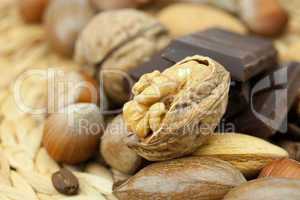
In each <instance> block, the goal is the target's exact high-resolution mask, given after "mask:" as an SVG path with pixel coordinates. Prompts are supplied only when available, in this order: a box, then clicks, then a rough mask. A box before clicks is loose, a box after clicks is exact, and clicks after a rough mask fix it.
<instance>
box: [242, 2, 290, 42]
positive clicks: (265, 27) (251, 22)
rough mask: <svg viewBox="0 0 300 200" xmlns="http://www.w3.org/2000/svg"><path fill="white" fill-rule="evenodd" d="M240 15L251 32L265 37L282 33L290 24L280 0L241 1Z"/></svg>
mask: <svg viewBox="0 0 300 200" xmlns="http://www.w3.org/2000/svg"><path fill="white" fill-rule="evenodd" d="M239 14H240V16H241V18H242V19H243V20H244V22H245V23H246V24H247V25H248V27H249V28H250V30H251V31H253V32H254V33H257V34H261V35H265V36H274V35H278V34H280V33H282V32H283V31H284V30H285V28H286V26H287V24H288V14H287V12H286V11H285V10H284V9H283V7H282V6H281V5H280V4H279V2H278V0H241V3H240V11H239Z"/></svg>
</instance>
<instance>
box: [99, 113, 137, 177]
mask: <svg viewBox="0 0 300 200" xmlns="http://www.w3.org/2000/svg"><path fill="white" fill-rule="evenodd" d="M128 134H129V133H128V132H127V128H126V126H125V124H124V121H123V117H122V115H119V116H117V117H116V118H115V119H113V120H112V122H110V123H109V124H108V126H107V128H106V130H105V132H104V135H103V137H102V139H101V150H100V151H101V154H102V156H103V158H104V160H105V161H106V162H107V164H108V165H110V166H111V167H112V168H115V169H117V170H119V171H121V172H123V173H125V174H132V173H134V172H136V171H137V170H138V169H139V168H140V166H141V163H142V158H141V157H140V156H139V155H137V154H136V153H135V152H134V151H133V150H131V149H129V148H128V147H127V145H126V143H125V141H124V139H125V138H126V137H127V135H128Z"/></svg>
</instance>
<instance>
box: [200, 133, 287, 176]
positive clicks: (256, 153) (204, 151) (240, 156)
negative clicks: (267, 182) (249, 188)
mask: <svg viewBox="0 0 300 200" xmlns="http://www.w3.org/2000/svg"><path fill="white" fill-rule="evenodd" d="M194 155H195V156H213V157H216V158H220V159H222V160H226V161H228V162H230V163H231V164H232V165H233V166H235V167H236V168H237V169H239V170H240V171H241V172H242V173H243V174H244V175H245V176H246V177H253V176H255V175H257V174H258V173H259V172H260V170H261V169H262V168H263V167H265V166H266V165H267V164H268V163H269V162H271V161H273V160H276V159H280V158H286V157H288V153H287V152H286V151H285V150H283V149H281V148H280V147H277V146H275V145H273V144H271V143H269V142H267V141H265V140H262V139H259V138H256V137H253V136H249V135H243V134H236V133H220V134H214V135H211V136H209V138H208V140H207V143H206V144H205V145H203V146H201V147H200V148H199V149H198V150H197V151H196V152H195V153H194Z"/></svg>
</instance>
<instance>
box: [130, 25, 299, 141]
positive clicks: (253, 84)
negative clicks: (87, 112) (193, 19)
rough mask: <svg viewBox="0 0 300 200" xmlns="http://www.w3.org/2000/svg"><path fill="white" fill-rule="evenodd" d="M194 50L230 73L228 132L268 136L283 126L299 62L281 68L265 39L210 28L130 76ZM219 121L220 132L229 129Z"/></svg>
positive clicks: (177, 43) (178, 43)
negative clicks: (222, 66) (218, 63)
mask: <svg viewBox="0 0 300 200" xmlns="http://www.w3.org/2000/svg"><path fill="white" fill-rule="evenodd" d="M195 54H200V55H205V56H208V57H211V58H213V59H215V60H216V61H218V62H220V63H221V64H222V65H224V67H225V68H227V70H228V71H229V72H230V73H231V76H232V83H231V89H230V95H229V105H228V108H227V112H226V114H225V116H224V119H223V120H222V123H225V124H227V123H231V124H232V125H233V126H229V127H230V128H231V127H233V129H232V130H230V131H235V132H241V133H247V134H252V135H256V136H259V137H262V138H268V137H270V136H272V135H274V134H275V133H276V132H277V131H282V132H285V131H286V130H287V127H286V123H285V122H286V119H287V113H288V111H289V109H290V107H291V105H292V102H293V101H294V100H295V98H296V94H297V90H298V88H300V80H298V77H299V79H300V64H299V63H288V64H285V65H283V66H280V65H279V64H278V59H277V51H276V50H275V49H274V47H273V45H272V43H271V41H269V40H265V39H262V38H257V37H252V36H242V35H238V34H235V33H231V32H228V31H224V30H221V29H209V30H207V31H203V32H198V33H194V34H192V35H189V36H186V37H182V38H179V39H177V40H175V41H173V42H172V43H171V44H170V45H169V46H168V47H167V48H166V49H164V50H163V51H162V52H160V53H158V54H157V55H155V56H154V57H153V58H152V59H151V60H150V61H149V62H146V63H144V64H143V65H142V66H140V67H138V68H136V69H134V70H133V71H131V72H130V74H131V76H132V77H133V78H134V79H136V80H137V79H138V78H139V77H140V76H142V75H143V74H145V73H148V72H152V71H154V70H159V71H163V70H165V69H166V68H168V67H170V66H172V65H174V64H175V63H176V62H178V61H180V60H181V59H183V58H185V57H187V56H192V55H195ZM287 96H288V98H287ZM221 125H222V124H220V126H219V130H218V131H221V132H222V131H223V132H227V131H228V130H226V127H227V126H223V125H222V126H221ZM220 127H221V128H220ZM222 127H225V129H224V128H222Z"/></svg>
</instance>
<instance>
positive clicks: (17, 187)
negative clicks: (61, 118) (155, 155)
mask: <svg viewBox="0 0 300 200" xmlns="http://www.w3.org/2000/svg"><path fill="white" fill-rule="evenodd" d="M16 1H17V0H0V75H1V78H0V200H64V199H66V200H67V199H68V200H73V199H74V200H75V199H76V200H95V199H97V200H101V199H116V198H115V197H114V196H113V195H112V184H113V180H112V175H111V172H110V170H108V169H106V168H105V167H104V166H102V165H101V164H99V162H94V163H93V162H91V163H87V164H85V165H83V166H80V167H78V166H66V165H64V166H60V165H58V164H57V163H56V162H55V161H54V160H52V159H51V158H50V157H49V155H48V154H47V152H46V150H45V149H44V148H43V147H42V146H41V139H42V134H43V124H44V119H45V115H32V114H29V113H27V112H25V111H22V110H21V108H20V107H19V105H18V104H16V95H15V92H14V91H15V85H16V84H15V82H16V80H19V78H20V75H22V74H24V73H25V72H26V71H28V70H29V69H47V68H48V67H61V66H63V67H64V68H67V69H76V68H77V66H76V64H75V63H74V62H73V61H72V60H66V59H64V58H61V57H59V56H57V55H56V54H54V53H53V52H51V50H50V48H49V47H48V44H47V42H46V36H45V32H44V29H43V27H42V26H41V25H27V24H26V25H25V24H24V23H23V22H22V20H21V19H20V17H19V15H18V10H17V6H16ZM297 1H298V0H294V1H293V2H297ZM290 9H292V7H290ZM296 12H297V11H295V13H296ZM295 15H296V16H298V15H297V14H295ZM298 20H300V17H299V19H298V18H297V19H295V20H293V23H294V24H297V22H299V24H300V21H298ZM299 27H300V26H299ZM299 30H300V29H299ZM299 32H300V31H299ZM298 34H299V33H297V30H296V34H294V35H293V37H292V39H291V37H290V35H288V36H286V37H284V38H283V39H281V40H279V41H277V46H278V48H279V49H280V50H281V52H283V55H284V56H286V55H288V54H287V52H289V49H290V48H289V45H295V41H298ZM293 38H295V39H293ZM298 46H299V49H300V43H299V45H298ZM295 48H296V47H295ZM294 51H295V52H297V55H296V56H295V57H296V59H299V60H300V56H299V53H298V52H299V51H298V49H296V50H294ZM46 91H47V81H46V80H45V79H41V78H40V77H35V76H30V77H29V78H27V79H26V80H24V81H23V82H22V87H21V89H20V91H19V93H20V94H21V96H22V102H25V104H26V105H30V106H32V107H35V108H40V107H41V106H44V105H45V104H46V96H47V95H46ZM60 167H68V168H69V169H71V170H72V171H73V172H74V173H75V175H76V176H77V177H78V179H79V182H80V193H79V194H78V195H77V196H73V197H66V196H63V195H61V194H59V193H58V192H57V191H56V190H55V189H54V187H53V185H52V182H51V175H52V173H53V172H56V171H57V170H58V169H59V168H60Z"/></svg>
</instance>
